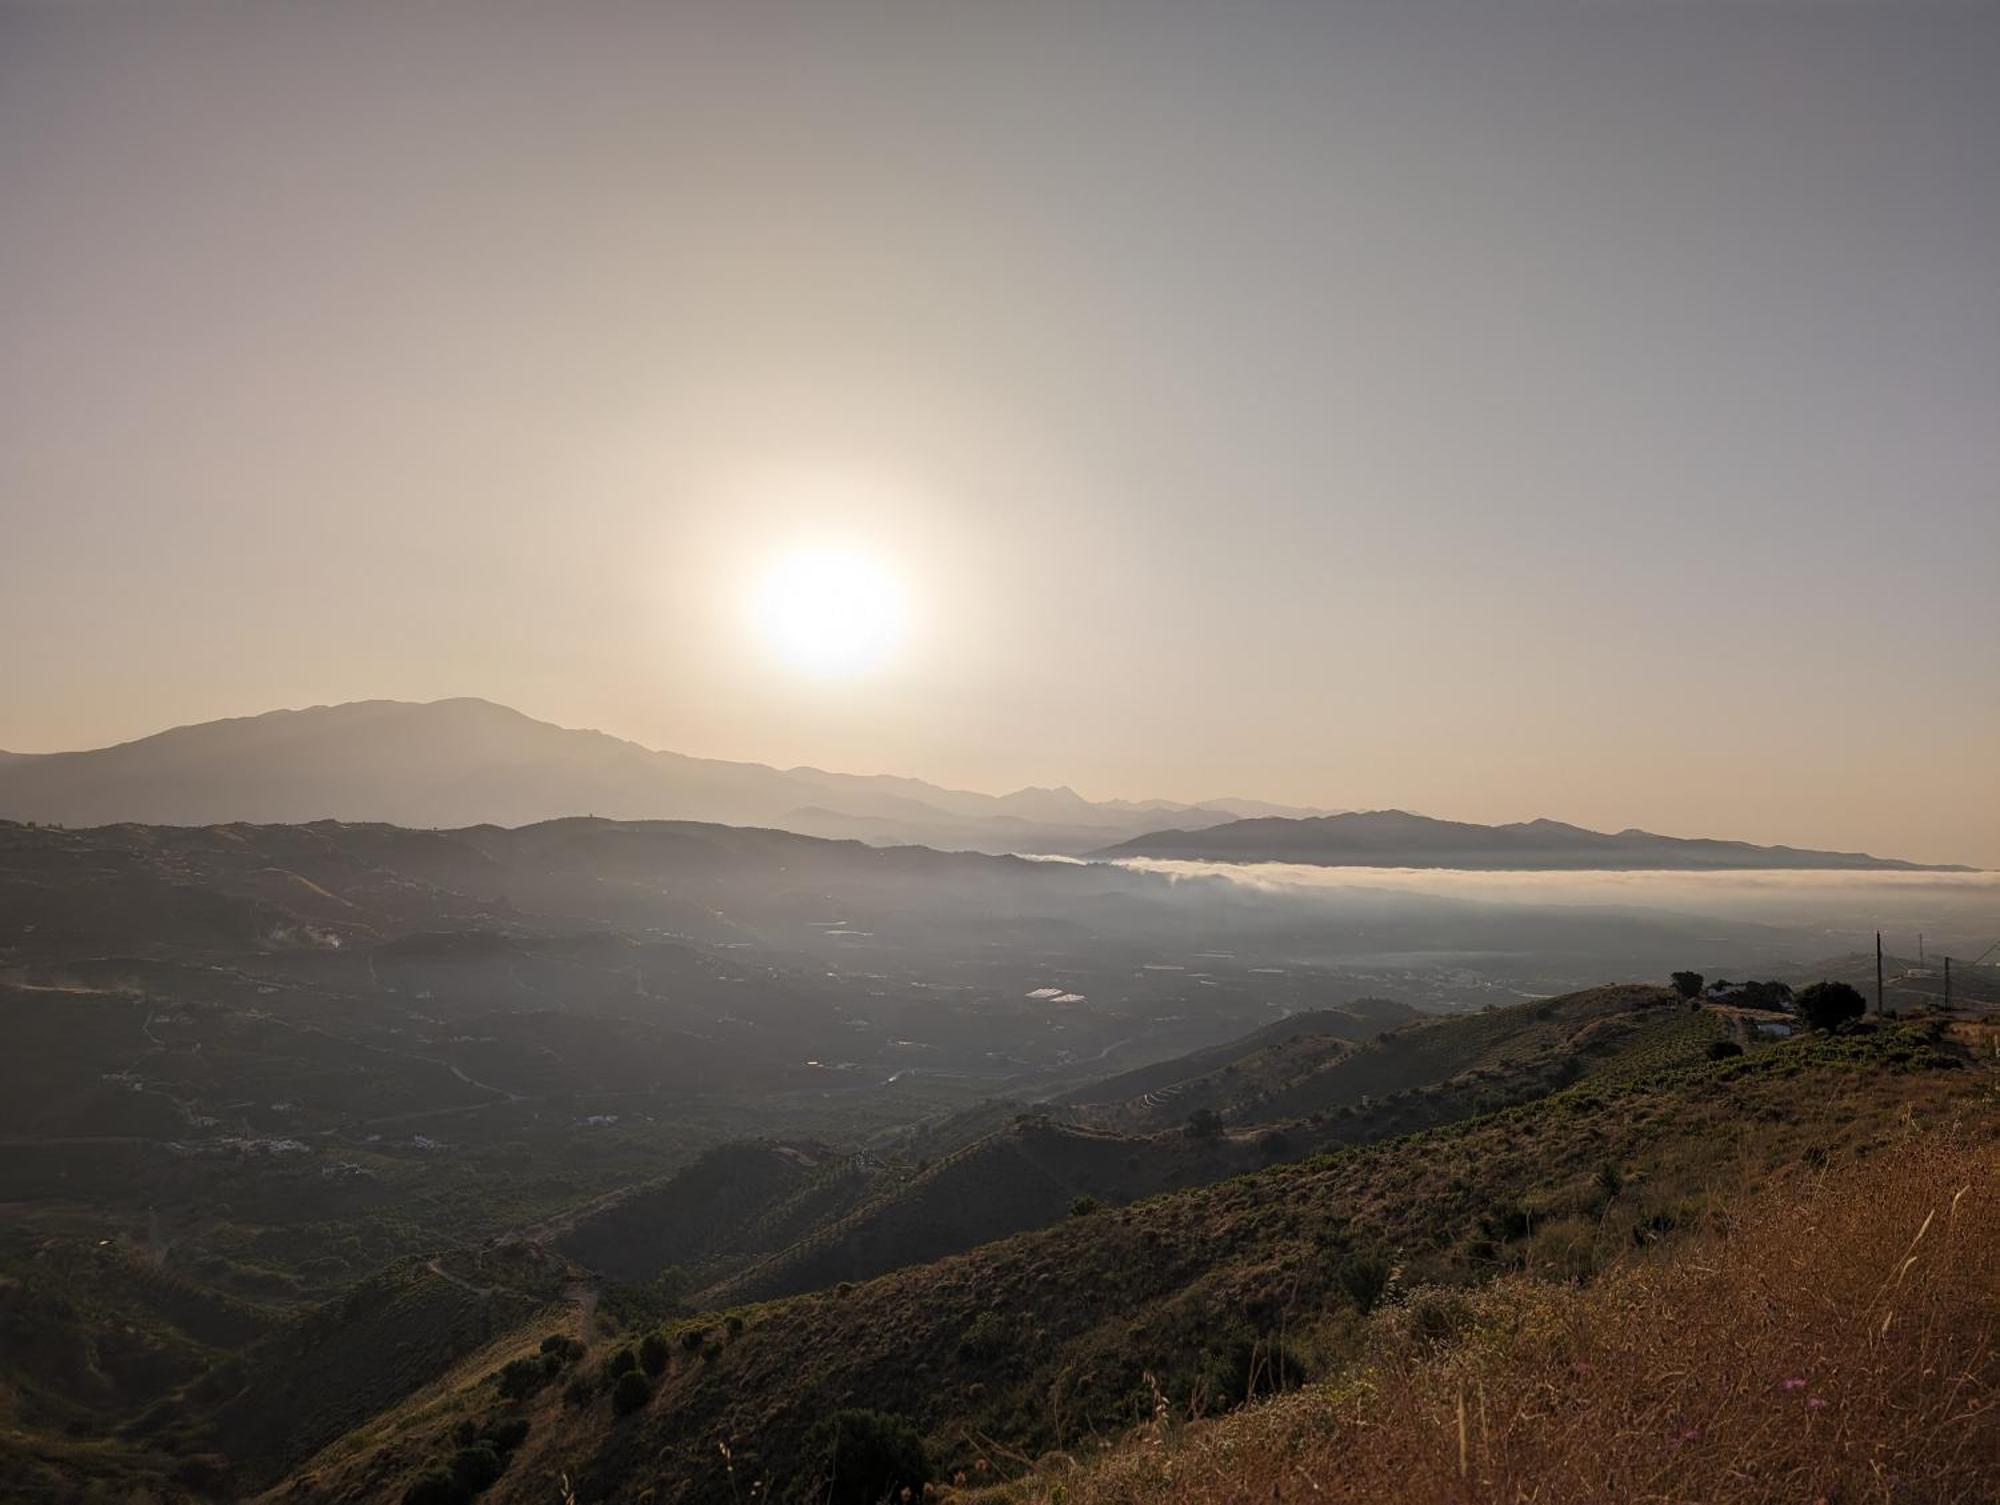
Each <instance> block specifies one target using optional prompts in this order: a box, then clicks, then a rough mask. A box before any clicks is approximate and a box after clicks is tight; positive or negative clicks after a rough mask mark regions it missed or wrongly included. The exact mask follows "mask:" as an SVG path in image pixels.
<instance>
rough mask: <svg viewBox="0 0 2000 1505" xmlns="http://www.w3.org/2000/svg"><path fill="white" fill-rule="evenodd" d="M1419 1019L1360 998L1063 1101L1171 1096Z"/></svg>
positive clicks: (1403, 1007)
mask: <svg viewBox="0 0 2000 1505" xmlns="http://www.w3.org/2000/svg"><path fill="white" fill-rule="evenodd" d="M1416 1017H1417V1011H1416V1010H1415V1009H1412V1008H1410V1007H1409V1006H1408V1005H1407V1004H1402V1003H1398V1002H1396V1001H1395V1000H1394V999H1391V998H1357V999H1355V1000H1353V1001H1352V1002H1349V1003H1345V1004H1342V1005H1340V1006H1339V1007H1338V1008H1326V1009H1307V1010H1302V1011H1301V1012H1299V1013H1296V1014H1290V1015H1287V1016H1286V1017H1285V1018H1283V1019H1280V1020H1278V1021H1277V1022H1276V1023H1275V1024H1268V1025H1265V1026H1264V1027H1263V1028H1262V1029H1258V1030H1253V1031H1251V1032H1250V1033H1249V1034H1247V1035H1244V1036H1241V1037H1239V1038H1237V1039H1233V1040H1225V1041H1223V1042H1222V1043H1221V1044H1219V1045H1211V1046H1209V1047H1207V1048H1206V1049H1204V1050H1197V1051H1190V1052H1188V1053H1187V1054H1186V1055H1182V1056H1175V1057H1173V1058H1172V1059H1170V1060H1166V1061H1158V1062H1155V1063H1154V1064H1152V1065H1150V1066H1141V1067H1139V1068H1137V1069H1136V1070H1133V1071H1124V1072H1120V1073H1119V1074H1118V1075H1116V1076H1111V1077H1105V1078H1103V1079H1102V1080H1100V1081H1096V1082H1092V1083H1091V1084H1090V1085H1089V1086H1088V1087H1082V1088H1078V1089H1077V1090H1075V1091H1074V1092H1070V1093H1068V1094H1065V1096H1064V1097H1063V1098H1062V1099H1061V1101H1063V1102H1065V1103H1073V1104H1076V1105H1077V1106H1079V1107H1083V1106H1089V1105H1096V1104H1117V1103H1125V1102H1131V1101H1133V1100H1135V1099H1143V1098H1148V1097H1166V1096H1169V1095H1171V1094H1173V1093H1175V1092H1176V1091H1178V1090H1180V1089H1181V1088H1183V1087H1184V1085H1185V1084H1186V1083H1189V1082H1191V1081H1194V1080H1196V1079H1198V1078H1204V1077H1208V1076H1212V1075H1214V1074H1215V1073H1217V1072H1221V1071H1227V1070H1228V1069H1229V1068H1230V1067H1231V1066H1234V1065H1236V1064H1237V1063H1238V1062H1240V1061H1241V1060H1243V1059H1244V1058H1245V1057H1247V1056H1252V1055H1256V1054H1258V1053H1259V1052H1262V1051H1265V1050H1268V1049H1271V1048H1273V1047H1276V1046H1280V1045H1284V1044H1287V1043H1288V1042H1290V1041H1293V1040H1299V1039H1307V1040H1350V1041H1358V1040H1365V1039H1367V1038H1368V1037H1369V1036H1370V1035H1373V1034H1376V1033H1378V1032H1379V1031H1381V1030H1384V1029H1389V1028H1393V1027H1394V1026H1396V1025H1399V1024H1407V1023H1409V1022H1410V1021H1411V1020H1413V1019H1415V1018H1416Z"/></svg>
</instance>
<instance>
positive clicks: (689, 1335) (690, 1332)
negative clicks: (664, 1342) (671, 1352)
mask: <svg viewBox="0 0 2000 1505" xmlns="http://www.w3.org/2000/svg"><path fill="white" fill-rule="evenodd" d="M707 1336H708V1329H707V1328H705V1327H684V1328H682V1329H681V1347H682V1348H683V1349H685V1350H686V1351H687V1352H689V1353H693V1352H694V1351H695V1350H696V1349H697V1348H699V1347H701V1340H702V1339H703V1338H706V1337H707Z"/></svg>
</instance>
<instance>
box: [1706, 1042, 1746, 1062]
mask: <svg viewBox="0 0 2000 1505" xmlns="http://www.w3.org/2000/svg"><path fill="white" fill-rule="evenodd" d="M1742 1054H1743V1047H1742V1046H1740V1045H1738V1044H1737V1043H1736V1042H1735V1041H1734V1040H1711V1041H1709V1042H1708V1058H1709V1060H1711V1061H1726V1060H1728V1059H1729V1058H1730V1057H1731V1056H1740V1055H1742Z"/></svg>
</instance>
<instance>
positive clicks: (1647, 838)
mask: <svg viewBox="0 0 2000 1505" xmlns="http://www.w3.org/2000/svg"><path fill="white" fill-rule="evenodd" d="M1095 855H1097V856H1100V857H1107V858H1121V857H1153V858H1166V859H1177V860H1182V861H1196V862H1298V863H1309V864H1312V865H1315V866H1319V867H1430V868H1468V869H1482V870H1489V871H1502V870H1512V869H1525V870H1537V871H1539V870H1569V869H1574V870H1581V871H1588V870H1618V869H1654V868H1665V869H1689V870H1703V869H1761V868H1804V869H1814V870H1819V869H1835V868H1884V869H1900V870H1916V869H1922V870H1927V871H1946V872H1963V871H1966V869H1963V868H1936V867H1929V868H1927V867H1926V865H1925V864H1922V863H1915V862H1903V861H1899V860H1897V859H1895V858H1889V857H1871V856H1869V855H1868V854H1867V853H1865V852H1818V851H1809V850H1805V849H1801V848H1798V847H1760V846H1753V845H1752V844H1751V843H1749V842H1745V841H1716V840H1709V839H1705V838H1704V839H1694V838H1686V837H1678V836H1656V835H1654V834H1653V833H1652V832H1650V831H1639V830H1626V831H1619V832H1616V833H1607V832H1603V831H1588V830H1585V829H1584V828H1583V827H1581V826H1571V825H1565V824H1564V823H1563V822H1561V821H1555V820H1531V821H1524V822H1518V823H1516V824H1512V825H1503V826H1481V825H1473V824H1469V823H1467V822H1465V821H1455V820H1433V819H1431V818H1430V817H1429V816H1424V815H1412V814H1410V813H1409V812H1408V811H1405V810H1359V811H1349V812H1347V813H1345V814H1341V815H1316V816H1304V817H1288V816H1263V817H1257V818H1254V819H1247V820H1232V821H1225V822H1221V823H1218V824H1214V825H1206V826H1204V827H1202V828H1200V829H1177V830H1169V831H1154V832H1151V833H1149V834H1147V835H1144V836H1136V837H1133V838H1131V839H1129V840H1127V841H1122V842H1117V843H1114V844H1112V845H1109V846H1106V847H1104V848H1102V849H1101V850H1100V851H1098V852H1097V853H1096V854H1095Z"/></svg>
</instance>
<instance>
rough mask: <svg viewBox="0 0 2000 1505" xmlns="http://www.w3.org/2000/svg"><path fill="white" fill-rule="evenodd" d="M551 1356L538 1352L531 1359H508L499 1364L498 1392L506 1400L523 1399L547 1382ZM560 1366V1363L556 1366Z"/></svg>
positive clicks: (549, 1373) (550, 1371)
mask: <svg viewBox="0 0 2000 1505" xmlns="http://www.w3.org/2000/svg"><path fill="white" fill-rule="evenodd" d="M551 1357H552V1355H549V1354H539V1355H537V1356H536V1357H534V1358H532V1359H509V1360H508V1361H507V1362H506V1363H505V1364H503V1365H501V1366H500V1377H499V1388H500V1394H501V1396H502V1397H503V1398H505V1399H507V1400H525V1399H527V1398H528V1397H529V1396H531V1395H533V1394H534V1393H535V1392H536V1391H537V1390H539V1389H541V1388H542V1386H544V1385H546V1384H547V1383H548V1382H549V1377H550V1375H551V1373H552V1372H553V1371H552V1370H551V1369H550V1367H549V1364H548V1360H549V1359H550V1358H551ZM556 1367H557V1368H560V1367H561V1365H560V1364H558V1365H557V1366H556Z"/></svg>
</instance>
